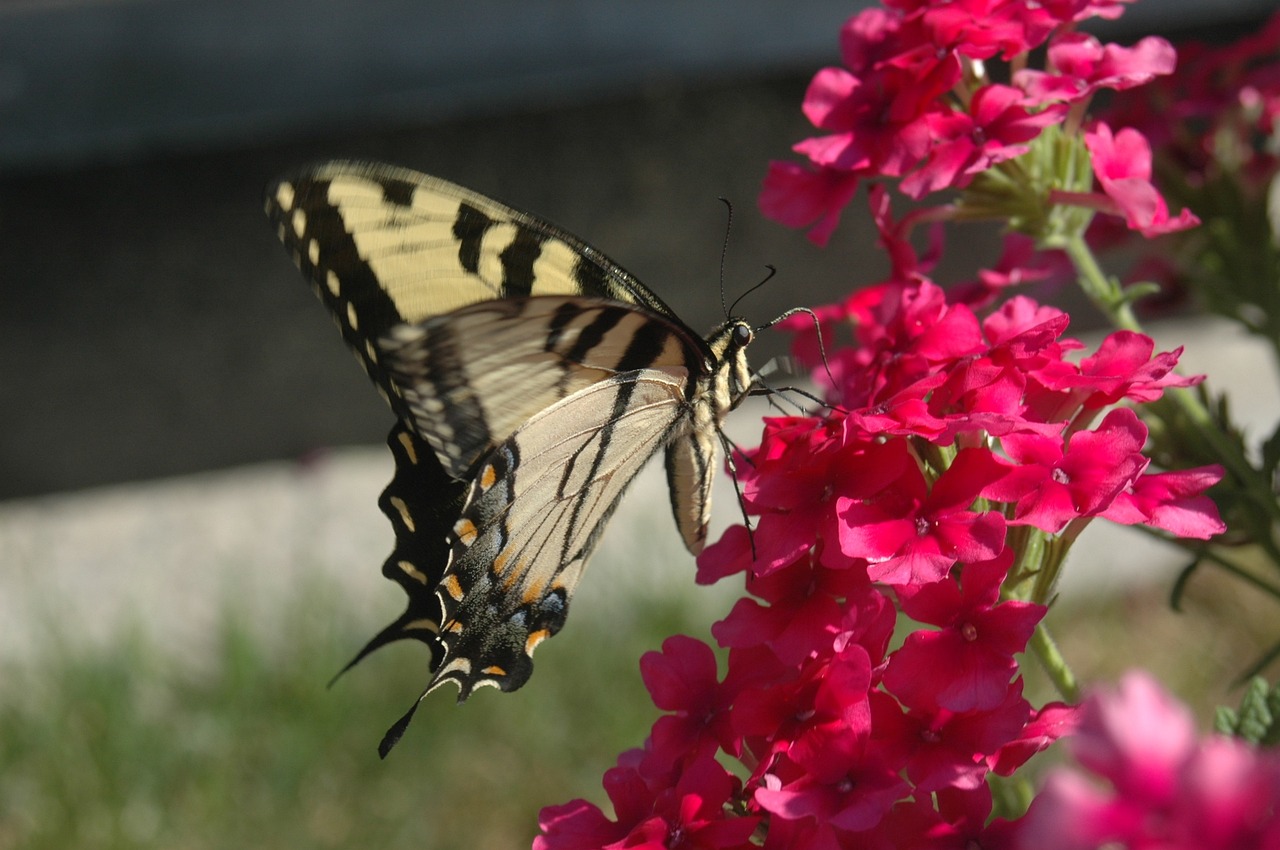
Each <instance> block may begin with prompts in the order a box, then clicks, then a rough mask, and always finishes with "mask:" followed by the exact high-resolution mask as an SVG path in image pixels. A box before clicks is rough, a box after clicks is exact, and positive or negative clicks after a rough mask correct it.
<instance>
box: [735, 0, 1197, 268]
mask: <svg viewBox="0 0 1280 850" xmlns="http://www.w3.org/2000/svg"><path fill="white" fill-rule="evenodd" d="M1124 2H1129V0H885V2H884V7H883V8H879V7H873V8H869V9H866V10H865V11H862V12H860V13H858V14H856V15H854V16H853V17H852V18H851V19H850V20H849V21H848V22H847V23H846V24H845V26H844V28H843V30H842V31H841V34H840V35H841V37H840V48H841V55H842V58H843V62H844V65H843V67H839V68H826V69H824V70H822V71H820V72H818V74H817V75H816V76H815V77H814V78H813V81H812V82H811V83H810V85H809V90H808V92H807V93H806V95H805V99H804V105H803V108H804V113H805V115H806V117H807V118H808V119H809V120H810V121H811V122H812V123H813V125H814V126H815V127H817V128H818V129H820V130H823V131H825V132H824V135H821V136H816V137H813V138H809V139H805V140H804V141H801V142H799V143H798V144H796V145H795V146H794V150H795V151H796V152H797V153H800V154H803V155H804V156H805V157H806V158H807V159H808V163H807V164H806V165H801V164H797V163H792V162H773V163H771V164H770V167H769V172H768V175H767V176H766V177H765V180H764V187H763V191H762V192H761V195H760V207H761V209H762V210H763V212H764V213H765V215H767V216H768V217H770V218H773V219H775V220H777V221H779V222H782V223H783V224H786V225H788V226H791V227H809V228H810V229H809V238H810V239H811V240H813V241H814V242H816V243H818V244H825V243H826V241H827V240H828V239H829V238H830V236H831V233H832V232H833V231H834V229H835V227H836V225H837V224H838V222H839V218H840V213H841V211H842V210H843V208H844V207H845V206H847V205H848V203H849V202H850V200H851V199H852V198H853V195H854V193H855V191H856V189H857V187H858V184H859V182H860V181H862V180H865V179H870V178H883V177H890V178H900V184H899V186H900V189H901V190H902V192H903V193H904V194H906V195H908V196H909V197H912V198H916V199H919V198H921V197H923V196H925V195H927V194H929V193H932V192H936V191H939V190H942V189H948V188H952V189H963V188H965V187H967V186H969V184H970V183H971V182H972V181H973V180H974V179H975V177H976V176H977V175H979V174H981V173H984V172H988V171H990V170H992V169H995V168H997V167H999V166H1000V165H1001V164H1002V163H1006V162H1008V161H1010V160H1014V159H1016V158H1018V157H1021V156H1022V155H1023V154H1025V153H1027V151H1028V150H1029V149H1030V143H1031V142H1032V141H1033V140H1034V139H1036V138H1037V137H1038V136H1040V135H1041V134H1042V133H1043V132H1044V130H1045V128H1046V127H1049V126H1051V125H1063V126H1067V127H1070V128H1071V129H1072V131H1078V130H1079V128H1080V127H1081V119H1082V116H1083V114H1084V111H1085V109H1086V108H1087V106H1088V103H1089V100H1090V98H1091V97H1092V96H1093V94H1094V93H1095V92H1097V91H1098V90H1100V89H1112V90H1122V89H1128V88H1132V87H1134V86H1140V85H1143V84H1145V83H1147V82H1150V81H1151V80H1152V79H1154V78H1156V77H1157V76H1160V75H1165V74H1169V73H1170V72H1171V71H1172V70H1173V68H1174V62H1175V54H1174V50H1173V47H1172V46H1171V45H1170V44H1169V43H1168V42H1167V41H1165V40H1163V39H1160V38H1155V37H1151V38H1145V39H1143V40H1142V41H1140V42H1139V43H1138V44H1136V45H1134V46H1133V47H1121V46H1119V45H1115V44H1102V43H1101V42H1099V41H1098V40H1097V39H1096V38H1094V37H1093V36H1091V35H1086V34H1083V33H1080V32H1077V31H1075V30H1074V29H1073V26H1074V24H1075V23H1076V22H1078V21H1081V20H1084V19H1086V18H1090V17H1095V16H1101V17H1107V18H1114V17H1117V16H1118V15H1119V14H1120V12H1121V9H1122V4H1123V3H1124ZM1046 45H1047V46H1046ZM1041 47H1045V52H1046V56H1047V58H1046V65H1045V69H1044V70H1037V69H1034V68H1030V67H1028V61H1029V55H1028V54H1029V53H1030V52H1031V51H1033V50H1037V49H1038V48H1041ZM1001 62H1002V63H1007V65H1008V67H1009V68H1010V69H1011V70H1012V73H1011V75H1010V76H1009V79H1008V83H1002V82H993V81H992V80H991V78H990V77H989V76H988V74H987V65H989V64H994V63H1001ZM1079 139H1080V141H1082V142H1083V144H1085V145H1086V146H1087V149H1088V155H1089V159H1090V161H1091V163H1092V166H1093V172H1094V174H1095V175H1096V177H1097V181H1098V185H1099V191H1096V192H1091V193H1090V192H1085V193H1081V192H1080V191H1079V187H1076V186H1058V187H1053V188H1057V189H1061V190H1062V193H1061V194H1060V195H1058V196H1057V200H1058V201H1059V202H1063V203H1073V204H1078V205H1082V206H1087V207H1090V208H1094V209H1098V210H1101V211H1103V212H1107V213H1111V214H1115V215H1118V216H1121V217H1122V218H1124V220H1125V221H1126V223H1127V225H1128V226H1129V227H1130V228H1132V229H1134V230H1137V231H1139V232H1141V233H1143V234H1144V235H1147V236H1151V235H1155V234H1158V233H1166V232H1170V231H1173V230H1181V229H1185V228H1187V227H1191V226H1194V225H1195V224H1197V223H1198V220H1197V219H1196V217H1195V216H1194V215H1192V214H1191V213H1190V212H1189V211H1187V210H1184V211H1182V212H1181V213H1179V214H1178V215H1176V216H1173V215H1171V214H1170V213H1169V209H1168V206H1167V205H1166V203H1165V201H1164V198H1163V197H1162V196H1161V195H1160V193H1159V192H1158V191H1157V190H1156V188H1155V186H1154V185H1153V184H1152V182H1151V149H1150V145H1149V144H1148V143H1147V141H1146V139H1145V138H1144V137H1143V136H1142V135H1141V134H1140V133H1138V132H1137V131H1134V130H1129V129H1122V130H1120V131H1118V132H1113V131H1112V129H1111V128H1110V127H1108V126H1107V125H1106V124H1104V123H1101V122H1096V123H1094V124H1092V125H1088V126H1085V128H1084V131H1083V135H1082V136H1080V137H1079ZM1030 170H1037V169H1030ZM1024 173H1025V172H1024ZM1016 211H1017V204H1016V203H1015V204H1013V206H1012V208H1011V211H1010V214H1011V215H1012V214H1016Z"/></svg>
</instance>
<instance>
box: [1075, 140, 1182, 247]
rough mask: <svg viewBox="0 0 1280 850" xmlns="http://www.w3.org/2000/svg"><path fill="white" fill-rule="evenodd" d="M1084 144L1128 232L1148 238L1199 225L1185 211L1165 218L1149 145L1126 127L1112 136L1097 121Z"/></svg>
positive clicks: (1099, 181)
mask: <svg viewBox="0 0 1280 850" xmlns="http://www.w3.org/2000/svg"><path fill="white" fill-rule="evenodd" d="M1084 143H1085V146H1086V147H1088V148H1089V155H1090V158H1091V160H1092V162H1093V173H1094V175H1095V176H1096V177H1097V178H1098V183H1099V184H1100V185H1101V186H1102V191H1103V192H1105V193H1106V195H1107V197H1108V198H1109V199H1110V200H1111V202H1112V204H1113V205H1114V210H1115V212H1116V213H1117V214H1119V215H1122V216H1124V218H1125V221H1126V223H1127V224H1128V225H1129V228H1130V229H1132V230H1137V231H1138V232H1140V233H1141V234H1142V235H1143V236H1148V237H1150V236H1157V235H1159V234H1161V233H1172V232H1174V231H1178V230H1186V229H1187V228H1189V227H1195V226H1196V225H1197V224H1199V223H1200V219H1198V218H1196V216H1195V214H1194V213H1192V212H1191V210H1187V209H1184V210H1183V211H1182V212H1180V213H1178V215H1177V216H1176V217H1172V218H1171V217H1170V216H1169V207H1168V205H1167V204H1166V203H1165V201H1164V198H1163V197H1162V196H1161V195H1160V192H1159V191H1158V190H1157V189H1156V187H1155V186H1154V185H1152V183H1151V145H1149V144H1148V143H1147V140H1146V138H1145V137H1144V136H1143V135H1142V134H1141V133H1139V132H1138V131H1137V130H1131V129H1128V128H1126V129H1123V130H1121V131H1120V132H1119V133H1116V134H1115V135H1114V136H1113V135H1112V133H1111V128H1110V127H1108V126H1107V125H1106V124H1104V123H1102V122H1098V123H1097V124H1096V125H1095V126H1094V128H1093V129H1092V130H1090V131H1088V132H1086V133H1085V134H1084Z"/></svg>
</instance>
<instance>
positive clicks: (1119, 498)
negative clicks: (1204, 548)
mask: <svg viewBox="0 0 1280 850" xmlns="http://www.w3.org/2000/svg"><path fill="white" fill-rule="evenodd" d="M1222 474H1223V470H1222V467H1221V466H1217V465H1214V466H1202V467H1198V468H1196V469H1183V470H1177V471H1172V472H1156V473H1150V474H1144V475H1141V476H1139V477H1138V479H1137V480H1136V481H1134V482H1133V483H1132V484H1131V485H1129V486H1128V487H1126V488H1125V489H1123V490H1121V491H1120V492H1119V493H1117V494H1116V499H1115V501H1114V502H1112V503H1111V507H1109V508H1107V509H1106V510H1105V511H1104V512H1103V514H1102V516H1104V517H1106V518H1107V519H1109V520H1111V521H1112V522H1118V523H1120V524H1122V525H1149V526H1152V527H1153V528H1161V529H1164V530H1165V531H1168V532H1169V533H1171V534H1174V535H1177V536H1178V537H1190V538H1195V539H1197V540H1208V539H1209V538H1210V537H1213V536H1214V535H1217V534H1221V533H1222V532H1224V531H1226V530H1227V526H1226V525H1225V524H1224V523H1223V522H1222V517H1221V516H1219V515H1218V506H1217V505H1215V504H1214V503H1213V500H1212V499H1210V498H1209V497H1208V496H1206V495H1205V491H1206V490H1208V489H1209V488H1210V487H1212V486H1213V485H1214V484H1217V483H1218V482H1219V481H1221V480H1222Z"/></svg>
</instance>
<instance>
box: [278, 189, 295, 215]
mask: <svg viewBox="0 0 1280 850" xmlns="http://www.w3.org/2000/svg"><path fill="white" fill-rule="evenodd" d="M293 198H294V193H293V184H292V183H281V184H280V185H279V186H277V187H276V203H277V204H279V205H280V209H282V210H291V209H293Z"/></svg>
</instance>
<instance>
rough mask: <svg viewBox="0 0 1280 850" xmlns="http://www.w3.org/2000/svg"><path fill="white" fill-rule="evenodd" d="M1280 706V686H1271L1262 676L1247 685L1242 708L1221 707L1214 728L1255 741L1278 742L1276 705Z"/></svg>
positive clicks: (1263, 744)
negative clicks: (1278, 687) (1277, 687)
mask: <svg viewBox="0 0 1280 850" xmlns="http://www.w3.org/2000/svg"><path fill="white" fill-rule="evenodd" d="M1278 706H1280V689H1276V688H1269V687H1268V686H1267V682H1266V680H1265V679H1263V678H1262V677H1261V676H1255V677H1253V678H1252V679H1250V680H1249V684H1248V685H1247V686H1245V691H1244V696H1243V697H1242V698H1241V700H1240V708H1239V709H1238V710H1232V709H1230V708H1226V707H1225V706H1224V707H1220V708H1219V709H1218V710H1217V712H1216V713H1215V716H1214V728H1215V729H1216V730H1217V731H1219V732H1221V733H1223V734H1225V735H1232V736H1234V737H1236V738H1240V739H1241V740H1244V741H1248V742H1249V743H1250V744H1255V745H1261V746H1265V745H1269V744H1274V743H1275V741H1276V740H1277V738H1280V724H1278V723H1277V717H1278V716H1280V715H1277V713H1276V711H1275V709H1276V708H1277V707H1278Z"/></svg>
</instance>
